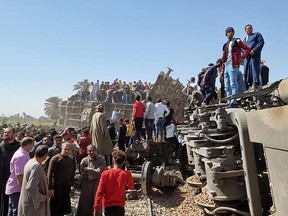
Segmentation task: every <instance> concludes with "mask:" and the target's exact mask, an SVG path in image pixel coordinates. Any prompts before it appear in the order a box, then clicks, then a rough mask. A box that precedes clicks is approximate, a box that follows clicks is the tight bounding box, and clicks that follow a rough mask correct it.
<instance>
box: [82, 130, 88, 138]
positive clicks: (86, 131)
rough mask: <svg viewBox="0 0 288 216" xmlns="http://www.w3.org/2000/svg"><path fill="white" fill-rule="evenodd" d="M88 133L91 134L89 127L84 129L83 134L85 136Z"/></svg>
mask: <svg viewBox="0 0 288 216" xmlns="http://www.w3.org/2000/svg"><path fill="white" fill-rule="evenodd" d="M88 135H89V129H88V128H86V129H84V130H83V131H82V136H83V137H87V136H88Z"/></svg>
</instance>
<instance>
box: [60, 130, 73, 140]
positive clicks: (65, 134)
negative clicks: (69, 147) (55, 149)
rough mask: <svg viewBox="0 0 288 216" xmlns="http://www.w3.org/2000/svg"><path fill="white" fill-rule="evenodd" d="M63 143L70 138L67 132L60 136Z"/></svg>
mask: <svg viewBox="0 0 288 216" xmlns="http://www.w3.org/2000/svg"><path fill="white" fill-rule="evenodd" d="M61 136H62V138H63V140H64V141H67V140H69V139H70V138H71V134H70V133H69V132H64V133H62V134H61Z"/></svg>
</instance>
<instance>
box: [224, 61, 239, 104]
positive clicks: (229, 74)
mask: <svg viewBox="0 0 288 216" xmlns="http://www.w3.org/2000/svg"><path fill="white" fill-rule="evenodd" d="M238 71H239V68H233V67H232V65H231V64H228V65H226V66H225V72H224V81H225V90H226V96H227V97H228V96H230V95H234V94H237V93H238V81H237V76H238ZM236 103H237V101H236V99H231V101H230V104H236Z"/></svg>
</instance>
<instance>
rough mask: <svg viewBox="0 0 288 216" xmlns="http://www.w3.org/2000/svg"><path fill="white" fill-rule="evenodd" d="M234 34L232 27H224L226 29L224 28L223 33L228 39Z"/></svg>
mask: <svg viewBox="0 0 288 216" xmlns="http://www.w3.org/2000/svg"><path fill="white" fill-rule="evenodd" d="M234 34H235V31H234V28H233V27H228V28H226V30H225V35H226V37H227V38H228V39H231V38H233V36H234Z"/></svg>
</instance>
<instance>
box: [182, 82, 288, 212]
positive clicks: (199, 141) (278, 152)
mask: <svg viewBox="0 0 288 216" xmlns="http://www.w3.org/2000/svg"><path fill="white" fill-rule="evenodd" d="M233 97H235V98H236V99H237V100H238V104H239V108H226V106H225V105H222V104H217V105H210V106H204V107H190V108H187V109H186V117H187V118H188V120H189V121H188V122H189V123H188V124H186V125H181V126H179V127H178V129H179V132H180V133H181V134H182V135H183V137H184V143H185V144H186V147H187V154H188V162H189V164H190V165H194V174H195V176H197V177H198V179H199V182H201V183H202V187H204V186H205V185H206V186H205V188H207V190H208V194H209V196H210V198H211V200H212V201H213V203H214V204H213V205H208V204H207V203H199V205H200V206H201V207H202V208H203V209H204V210H205V211H206V213H207V214H210V215H218V214H225V215H231V214H232V213H233V214H235V215H253V216H260V215H277V216H284V215H287V212H288V207H287V203H288V187H287V185H288V182H287V181H288V171H287V168H286V167H287V163H288V145H287V144H288V143H287V142H288V141H287V140H288V105H287V104H288V79H284V80H280V81H277V82H274V83H272V84H270V85H267V86H264V87H263V89H262V90H258V91H253V92H252V91H251V92H245V93H243V94H241V95H235V96H233ZM200 185H201V184H200ZM207 190H206V191H207Z"/></svg>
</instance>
